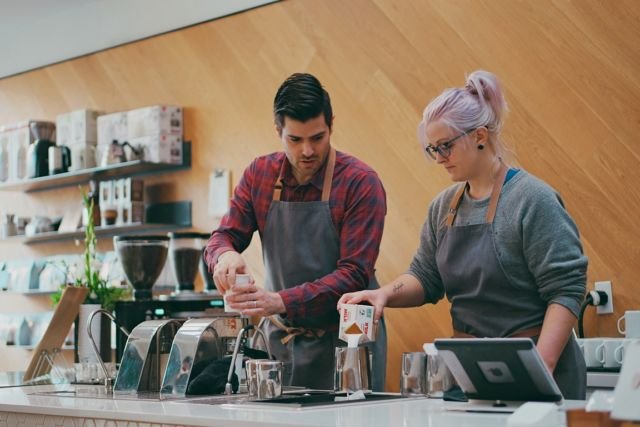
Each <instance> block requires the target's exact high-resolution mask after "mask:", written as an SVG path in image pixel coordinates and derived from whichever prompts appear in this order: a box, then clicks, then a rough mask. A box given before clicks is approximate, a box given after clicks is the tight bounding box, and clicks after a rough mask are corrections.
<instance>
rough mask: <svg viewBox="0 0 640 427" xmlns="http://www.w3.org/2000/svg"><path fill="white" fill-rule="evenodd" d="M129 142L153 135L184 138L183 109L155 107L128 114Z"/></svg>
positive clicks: (165, 106) (164, 106)
mask: <svg viewBox="0 0 640 427" xmlns="http://www.w3.org/2000/svg"><path fill="white" fill-rule="evenodd" d="M127 122H128V137H129V140H132V139H134V138H140V137H143V136H152V135H177V136H179V137H182V131H183V127H182V108H181V107H177V106H174V105H153V106H150V107H144V108H138V109H135V110H131V111H129V112H127Z"/></svg>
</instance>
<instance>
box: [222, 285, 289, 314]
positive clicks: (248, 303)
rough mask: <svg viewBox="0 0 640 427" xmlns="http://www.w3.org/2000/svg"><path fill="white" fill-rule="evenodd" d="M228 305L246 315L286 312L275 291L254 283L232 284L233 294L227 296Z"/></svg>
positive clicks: (280, 298)
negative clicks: (266, 289) (268, 290)
mask: <svg viewBox="0 0 640 427" xmlns="http://www.w3.org/2000/svg"><path fill="white" fill-rule="evenodd" d="M227 302H228V303H229V306H230V307H231V308H233V309H237V310H242V314H243V315H246V316H263V317H267V316H271V315H272V314H281V313H286V311H287V309H286V307H285V306H284V302H283V301H282V297H281V296H280V295H279V294H278V293H277V292H267V291H265V290H264V289H262V288H260V287H258V286H256V284H255V283H253V282H252V283H247V284H235V285H233V295H229V296H228V297H227Z"/></svg>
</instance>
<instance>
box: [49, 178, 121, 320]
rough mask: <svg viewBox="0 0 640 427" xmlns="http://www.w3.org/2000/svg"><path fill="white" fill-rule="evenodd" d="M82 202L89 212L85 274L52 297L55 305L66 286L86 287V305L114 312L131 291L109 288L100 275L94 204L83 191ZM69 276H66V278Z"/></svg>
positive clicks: (86, 230)
mask: <svg viewBox="0 0 640 427" xmlns="http://www.w3.org/2000/svg"><path fill="white" fill-rule="evenodd" d="M81 193H82V200H83V203H84V207H85V209H86V210H87V225H86V227H85V231H84V254H83V265H82V266H83V274H82V276H81V277H78V278H76V279H75V282H73V283H66V284H63V285H62V286H61V287H60V289H59V290H58V292H56V293H55V294H53V295H52V296H51V301H52V302H53V304H54V305H56V304H58V302H60V298H61V297H62V291H63V290H64V288H65V287H66V286H86V287H88V288H89V293H88V294H87V299H86V300H85V304H100V305H101V306H102V308H104V309H105V310H109V311H113V309H114V308H115V305H116V302H117V301H119V300H122V299H128V298H129V297H130V295H131V290H130V288H128V287H114V286H109V283H108V282H107V281H106V280H104V279H102V278H101V277H100V274H99V268H98V267H97V266H98V265H99V262H98V260H97V258H96V247H97V243H98V240H97V239H96V232H95V225H94V223H93V211H94V203H93V199H90V198H89V196H88V195H87V193H86V192H84V191H82V190H81ZM66 276H67V275H66V274H65V277H66Z"/></svg>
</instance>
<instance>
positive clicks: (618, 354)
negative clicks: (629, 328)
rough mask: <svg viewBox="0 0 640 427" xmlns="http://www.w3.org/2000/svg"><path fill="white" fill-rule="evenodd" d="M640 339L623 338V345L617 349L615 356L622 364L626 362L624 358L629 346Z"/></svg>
mask: <svg viewBox="0 0 640 427" xmlns="http://www.w3.org/2000/svg"><path fill="white" fill-rule="evenodd" d="M637 341H639V340H638V339H637V338H625V339H623V340H622V345H621V346H620V347H619V348H618V349H617V351H616V354H615V357H616V360H619V361H620V365H623V364H624V358H625V356H626V354H627V351H628V349H629V346H630V345H631V344H633V343H634V342H637Z"/></svg>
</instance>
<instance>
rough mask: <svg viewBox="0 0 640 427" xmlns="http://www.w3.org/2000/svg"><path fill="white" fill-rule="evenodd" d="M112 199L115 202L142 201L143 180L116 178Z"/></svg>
mask: <svg viewBox="0 0 640 427" xmlns="http://www.w3.org/2000/svg"><path fill="white" fill-rule="evenodd" d="M114 201H115V203H116V204H127V203H131V202H144V181H143V180H141V179H135V178H121V179H118V180H116V183H115V192H114Z"/></svg>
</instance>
